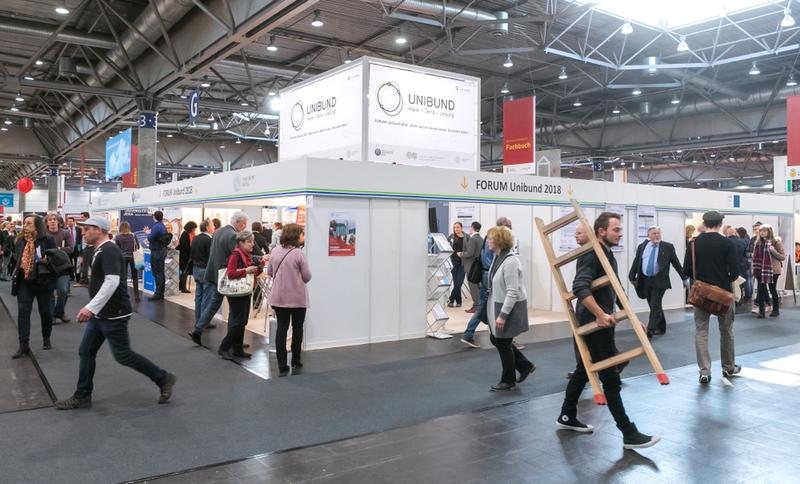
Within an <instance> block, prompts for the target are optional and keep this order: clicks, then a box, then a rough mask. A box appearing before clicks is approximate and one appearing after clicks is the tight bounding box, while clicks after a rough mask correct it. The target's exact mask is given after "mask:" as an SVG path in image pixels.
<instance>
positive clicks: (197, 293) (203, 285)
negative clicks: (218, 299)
mask: <svg viewBox="0 0 800 484" xmlns="http://www.w3.org/2000/svg"><path fill="white" fill-rule="evenodd" d="M192 277H193V278H194V285H195V288H194V324H195V325H197V322H198V321H200V316H201V315H202V314H203V309H204V308H205V307H206V305H207V304H208V300H209V298H210V297H211V290H210V289H209V286H210V283H208V282H206V281H205V278H206V268H205V267H193V268H192Z"/></svg>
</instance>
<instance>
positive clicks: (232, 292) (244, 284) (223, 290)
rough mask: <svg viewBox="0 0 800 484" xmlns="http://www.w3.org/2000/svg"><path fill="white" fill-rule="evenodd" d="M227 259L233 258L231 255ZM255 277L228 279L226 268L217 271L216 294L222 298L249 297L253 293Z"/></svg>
mask: <svg viewBox="0 0 800 484" xmlns="http://www.w3.org/2000/svg"><path fill="white" fill-rule="evenodd" d="M229 257H233V254H231V255H230V256H229ZM254 283H255V275H253V274H247V275H246V276H244V277H242V278H239V279H229V278H228V268H227V264H226V267H223V268H222V269H220V270H219V271H217V292H219V293H220V294H222V295H223V296H233V297H236V296H249V295H250V294H252V293H253V284H254Z"/></svg>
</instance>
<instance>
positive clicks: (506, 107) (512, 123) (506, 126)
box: [503, 96, 536, 173]
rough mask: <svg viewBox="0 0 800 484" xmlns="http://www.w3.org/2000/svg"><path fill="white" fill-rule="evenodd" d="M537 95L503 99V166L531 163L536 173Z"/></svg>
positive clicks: (533, 171)
mask: <svg viewBox="0 0 800 484" xmlns="http://www.w3.org/2000/svg"><path fill="white" fill-rule="evenodd" d="M535 149H536V97H535V96H528V97H523V98H518V99H512V100H508V99H507V100H505V101H503V166H504V167H505V166H507V165H520V164H530V165H534V166H532V167H531V171H530V172H529V173H536V167H535V162H536V159H535V158H534V151H535Z"/></svg>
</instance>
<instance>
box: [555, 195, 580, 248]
mask: <svg viewBox="0 0 800 484" xmlns="http://www.w3.org/2000/svg"><path fill="white" fill-rule="evenodd" d="M574 211H575V209H574V208H572V207H570V206H566V207H565V206H561V207H559V210H558V218H561V217H565V216H567V215H569V214H571V213H572V212H574ZM579 223H580V221H578V220H576V221H574V222H572V223H571V224H569V225H567V226H566V227H564V228H563V229H561V230H559V236H558V237H559V238H558V250H559V251H560V252H562V253H567V252H569V251H571V250H573V249H577V248H578V243H577V242H575V230H576V229H577V228H578V224H579Z"/></svg>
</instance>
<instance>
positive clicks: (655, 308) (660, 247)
mask: <svg viewBox="0 0 800 484" xmlns="http://www.w3.org/2000/svg"><path fill="white" fill-rule="evenodd" d="M647 238H648V240H646V241H645V242H642V243H641V244H639V247H638V248H637V249H636V257H635V258H634V259H633V265H631V270H630V272H629V273H628V279H629V280H630V281H631V282H632V283H633V285H634V286H635V287H636V295H637V296H639V297H640V298H642V299H647V305H648V306H650V320H649V322H648V324H647V337H648V338H652V337H653V335H654V334H664V333H666V332H667V319H666V318H665V317H664V310H663V308H662V307H661V301H662V300H663V299H664V294H665V293H666V292H667V289H672V284H671V283H670V281H669V266H670V265H672V267H674V268H675V271H676V272H677V273H678V275H679V276H680V277H681V280H682V281H685V282H684V284H686V285H688V280H687V279H686V276H685V275H684V274H683V269H681V263H680V261H679V260H678V255H677V254H675V246H673V245H672V244H670V243H669V242H664V241H663V240H661V228H659V227H650V228H649V229H647Z"/></svg>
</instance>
